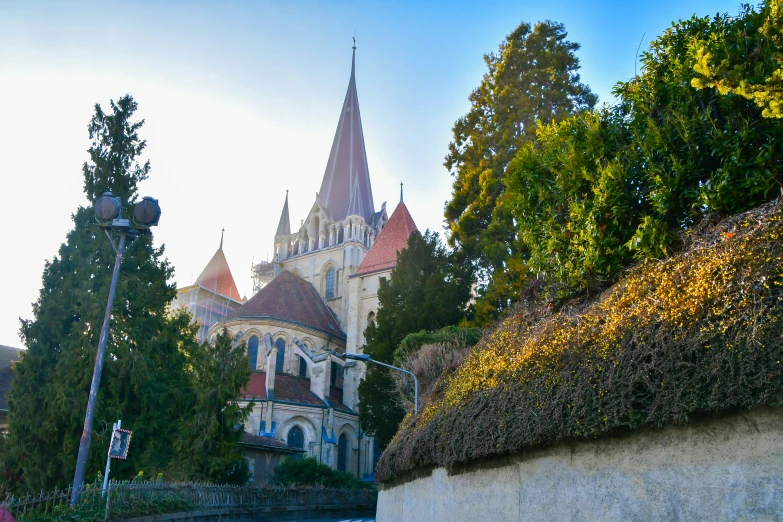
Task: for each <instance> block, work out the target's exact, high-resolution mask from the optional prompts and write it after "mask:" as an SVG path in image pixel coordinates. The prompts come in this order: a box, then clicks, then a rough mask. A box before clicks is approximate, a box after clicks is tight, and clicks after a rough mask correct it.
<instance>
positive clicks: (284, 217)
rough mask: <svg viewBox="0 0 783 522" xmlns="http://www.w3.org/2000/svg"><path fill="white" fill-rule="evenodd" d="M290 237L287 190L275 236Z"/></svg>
mask: <svg viewBox="0 0 783 522" xmlns="http://www.w3.org/2000/svg"><path fill="white" fill-rule="evenodd" d="M290 235H291V219H290V218H289V217H288V191H287V190H286V191H285V203H284V204H283V212H282V214H280V223H278V224H277V233H275V236H290ZM221 243H222V241H221Z"/></svg>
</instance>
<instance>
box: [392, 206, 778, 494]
mask: <svg viewBox="0 0 783 522" xmlns="http://www.w3.org/2000/svg"><path fill="white" fill-rule="evenodd" d="M782 236H783V207H782V206H781V204H779V203H771V204H768V205H765V206H762V207H759V208H757V209H755V210H752V211H750V212H746V213H744V214H739V215H737V216H734V217H732V218H730V219H728V220H726V221H723V222H721V223H718V224H712V225H710V226H703V227H700V228H697V229H695V230H693V231H691V232H689V236H688V237H686V238H685V241H686V243H687V246H686V247H685V248H684V249H683V251H682V252H681V253H679V254H677V255H675V256H672V257H670V258H667V259H664V260H662V261H656V262H647V263H645V264H643V265H640V266H637V267H636V268H634V269H633V270H631V271H630V272H629V273H628V274H627V276H626V277H625V278H624V279H623V280H621V281H620V282H619V283H617V284H616V285H614V286H613V287H612V288H610V289H609V290H608V291H607V292H606V293H604V294H603V295H602V296H600V298H598V299H597V300H595V301H594V302H592V303H589V304H587V305H585V306H583V307H582V308H581V309H579V310H569V311H563V312H560V313H556V314H554V315H550V316H547V317H544V318H540V317H535V316H534V315H532V314H529V313H526V311H525V310H523V309H521V310H520V311H519V313H517V315H514V316H511V317H508V318H507V319H505V320H504V321H503V322H502V323H500V324H499V326H498V327H497V328H496V329H495V330H494V331H492V332H490V333H488V334H487V335H486V336H485V337H484V338H483V339H482V340H481V341H480V342H479V344H478V345H477V347H476V348H475V349H474V351H473V352H472V353H471V354H470V355H469V356H468V357H467V359H466V360H465V361H464V363H463V364H462V365H461V366H459V367H458V368H457V369H456V370H455V371H452V372H451V373H449V374H448V375H446V376H444V377H443V378H442V379H441V381H440V382H439V383H438V385H437V386H436V387H435V389H434V391H433V392H432V394H431V395H430V396H429V397H428V398H427V399H426V400H425V401H424V407H423V408H422V410H421V412H420V414H419V415H418V416H408V417H407V418H406V419H405V421H404V422H403V424H402V426H401V428H400V431H399V432H398V433H397V435H396V436H395V438H394V439H393V440H392V442H391V443H390V444H389V447H388V448H387V450H386V451H385V452H384V454H383V456H382V458H381V461H380V462H379V464H378V469H377V473H378V475H377V476H378V477H379V479H380V480H381V481H388V480H390V479H393V478H395V477H398V476H400V475H401V474H404V473H405V472H408V471H412V470H414V469H416V468H421V467H427V466H450V465H453V464H456V463H461V462H467V461H470V460H473V459H477V458H481V457H487V456H491V455H503V454H510V453H515V452H520V451H524V450H525V449H530V448H533V447H537V446H542V445H547V444H553V443H556V442H560V441H564V440H575V439H584V438H594V437H597V436H599V435H602V434H607V433H611V432H618V431H627V430H632V429H636V428H640V427H643V426H651V427H660V426H662V425H664V424H666V423H682V422H686V421H687V420H688V418H689V417H691V416H693V415H697V414H702V413H706V412H719V411H726V410H730V409H737V408H748V407H752V406H756V405H769V406H783V250H782V249H781V237H782Z"/></svg>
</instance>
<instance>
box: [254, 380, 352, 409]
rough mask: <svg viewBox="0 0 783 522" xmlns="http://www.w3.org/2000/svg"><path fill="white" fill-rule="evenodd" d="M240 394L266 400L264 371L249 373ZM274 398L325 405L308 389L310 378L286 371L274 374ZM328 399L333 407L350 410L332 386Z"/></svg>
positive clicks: (295, 402)
mask: <svg viewBox="0 0 783 522" xmlns="http://www.w3.org/2000/svg"><path fill="white" fill-rule="evenodd" d="M240 395H241V397H242V398H243V399H255V400H260V401H265V400H266V372H259V371H255V372H252V373H251V374H250V381H249V382H248V383H247V385H246V386H245V387H244V388H243V389H242V391H241V392H240ZM275 400H276V401H285V402H291V403H294V404H304V405H307V406H316V407H319V408H325V407H327V404H326V403H325V402H324V401H322V400H321V399H320V398H319V397H318V396H317V395H316V394H314V393H313V392H312V391H310V379H306V378H304V377H295V376H293V375H288V374H287V373H276V374H275ZM329 400H330V402H331V403H332V406H333V407H334V408H335V409H338V410H343V411H351V410H350V409H349V408H348V407H347V406H345V405H344V404H343V402H342V401H343V398H342V390H339V392H338V391H337V389H335V388H332V389H330V391H329Z"/></svg>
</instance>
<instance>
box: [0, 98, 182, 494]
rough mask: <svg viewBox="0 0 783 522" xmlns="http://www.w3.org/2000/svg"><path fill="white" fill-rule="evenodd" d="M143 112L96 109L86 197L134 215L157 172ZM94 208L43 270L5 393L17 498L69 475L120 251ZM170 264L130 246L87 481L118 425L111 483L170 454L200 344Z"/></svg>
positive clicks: (127, 106)
mask: <svg viewBox="0 0 783 522" xmlns="http://www.w3.org/2000/svg"><path fill="white" fill-rule="evenodd" d="M136 109H137V104H136V102H135V101H134V100H133V98H132V97H131V96H129V95H126V96H124V97H122V98H120V99H119V100H118V101H117V102H116V103H115V102H114V101H112V102H111V112H109V113H106V112H104V111H103V109H102V108H101V106H100V105H96V106H95V113H94V115H93V117H92V119H91V121H90V124H89V126H88V130H89V135H90V138H91V140H92V146H91V147H90V149H89V156H90V161H89V162H86V163H85V164H84V167H83V169H82V170H83V175H84V193H85V196H86V198H87V201H89V202H94V201H95V200H96V199H97V198H98V197H99V196H100V195H101V194H102V193H104V192H106V191H110V192H112V193H113V194H114V195H115V196H117V197H119V198H120V200H121V201H122V202H123V204H124V209H123V212H124V214H123V215H124V216H128V215H129V213H130V212H131V210H132V208H133V205H134V204H135V203H136V201H137V199H138V194H137V186H138V183H139V182H141V181H142V180H144V179H146V178H147V176H148V175H149V172H150V165H149V162H146V163H143V164H141V163H140V162H139V156H140V155H141V154H142V152H143V151H144V148H145V146H146V142H145V141H144V140H142V139H141V138H140V137H139V135H138V131H139V129H140V128H141V127H142V125H143V124H144V121H143V120H141V121H133V119H132V118H133V114H134V112H135V111H136ZM93 216H94V211H93V208H92V207H91V206H90V205H88V206H80V207H78V209H77V210H76V212H75V213H74V214H73V215H72V219H73V224H74V226H73V229H72V230H71V231H70V232H69V233H68V235H67V237H66V240H65V243H64V244H62V245H61V246H60V249H59V252H58V254H57V255H56V256H55V257H54V259H52V261H50V262H47V263H46V266H45V268H44V272H43V286H42V288H41V291H40V295H39V298H38V300H37V301H36V302H35V303H34V304H33V318H32V319H31V320H22V321H21V323H22V324H21V329H20V331H21V336H22V339H23V341H24V344H25V346H26V347H27V351H26V352H25V353H24V354H23V355H22V357H21V361H20V362H19V363H18V364H17V365H16V367H15V370H16V377H15V380H14V384H13V388H12V390H11V393H10V397H9V406H10V408H9V409H10V416H9V436H8V440H6V441H5V443H4V446H5V451H4V455H3V456H0V458H2V459H3V460H4V461H5V462H4V469H5V472H6V477H12V478H13V480H15V481H16V486H17V489H19V490H27V491H30V490H38V489H41V488H43V489H46V488H51V487H54V486H65V485H67V484H69V483H70V482H71V480H72V477H73V471H74V467H75V462H76V455H77V453H78V446H79V440H80V437H81V431H82V424H83V422H84V413H85V407H86V404H87V395H88V391H89V387H90V379H91V377H92V372H93V365H94V361H95V353H96V351H97V346H98V337H99V335H100V329H101V324H102V317H103V314H104V310H105V307H106V301H107V297H108V292H109V284H110V280H111V274H112V270H113V264H114V259H115V252H114V250H113V248H112V245H111V243H110V241H109V239H108V238H107V236H106V234H104V232H103V231H102V230H101V229H100V228H98V226H97V225H96V223H95V221H94V217H93ZM172 270H173V269H172V267H171V266H170V265H169V263H168V261H167V260H165V259H164V258H163V247H160V248H155V247H154V246H153V244H152V239H151V237H150V236H149V235H146V236H145V235H142V236H139V237H137V238H135V239H134V240H133V241H132V242H130V243H129V244H128V246H127V249H126V252H125V256H124V259H123V263H122V270H121V273H120V278H119V284H118V286H117V294H116V299H115V301H114V307H113V309H112V321H111V330H110V334H109V338H108V345H107V351H106V356H105V361H104V367H103V376H102V379H101V387H100V393H99V396H98V404H97V410H96V415H95V423H94V426H93V435H92V445H91V449H90V455H89V460H88V468H87V480H90V479H91V478H94V477H95V476H96V474H97V473H98V471H100V470H102V469H103V466H104V464H105V459H106V448H107V444H108V440H109V435H110V431H111V425H112V422H114V421H116V420H117V419H122V425H123V427H124V428H128V429H131V430H133V438H132V441H131V447H130V454H129V458H128V460H127V461H115V463H114V465H113V466H112V475H113V476H114V477H117V478H122V477H123V476H126V477H127V476H131V475H132V474H135V472H137V471H138V470H141V469H144V470H145V471H154V470H156V469H161V468H162V467H164V466H165V465H167V463H168V462H169V460H170V459H171V456H172V453H173V442H174V440H173V439H174V434H175V433H176V429H177V426H176V419H178V416H179V403H180V402H181V401H180V397H181V395H182V394H183V393H187V392H188V380H187V377H186V373H185V372H186V361H185V357H184V355H183V352H184V351H185V350H186V349H190V348H192V346H189V345H190V343H195V331H194V329H193V327H192V326H191V325H189V320H190V317H189V316H188V315H187V314H185V313H174V314H169V313H168V312H167V306H168V304H169V303H170V302H171V300H172V299H173V297H174V296H175V292H176V289H175V287H174V285H172V284H169V283H168V281H169V280H170V279H171V275H172Z"/></svg>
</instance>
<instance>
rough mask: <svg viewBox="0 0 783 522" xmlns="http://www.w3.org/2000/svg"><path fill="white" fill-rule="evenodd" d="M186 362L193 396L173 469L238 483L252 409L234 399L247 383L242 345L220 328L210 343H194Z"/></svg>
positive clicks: (243, 475)
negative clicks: (245, 427) (242, 442)
mask: <svg viewBox="0 0 783 522" xmlns="http://www.w3.org/2000/svg"><path fill="white" fill-rule="evenodd" d="M188 364H189V367H190V368H189V369H190V371H189V376H190V389H191V390H193V393H191V394H190V395H189V396H188V398H187V400H186V405H185V406H184V407H185V408H186V411H185V412H184V414H185V420H184V421H183V422H182V423H180V426H179V430H178V435H177V443H176V447H177V459H176V460H177V467H178V469H179V470H180V471H181V472H183V473H184V474H185V475H186V476H187V478H188V479H190V480H205V481H209V482H213V483H242V484H243V483H245V482H247V479H248V473H247V467H246V466H244V467H243V466H242V465H241V464H242V463H243V462H244V459H243V458H242V456H243V453H242V451H241V448H240V447H239V442H240V440H241V437H242V433H243V431H242V429H241V427H242V425H243V424H244V422H245V420H246V419H247V416H248V415H249V413H250V411H251V410H252V407H253V406H252V403H250V404H248V405H246V406H244V407H242V406H240V405H239V403H238V401H237V398H238V397H239V393H240V391H241V389H242V387H243V386H244V385H245V384H247V382H248V380H249V379H250V367H249V365H248V359H247V352H246V344H245V343H240V344H237V345H235V344H234V343H233V340H232V338H231V336H230V335H229V334H228V332H227V331H226V330H225V329H224V330H223V331H222V332H220V333H218V334H217V336H216V337H215V340H214V342H213V343H212V344H210V343H208V342H205V343H202V344H200V345H196V346H195V347H194V349H193V350H192V351H190V352H189V353H188ZM241 470H244V472H240V471H241Z"/></svg>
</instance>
